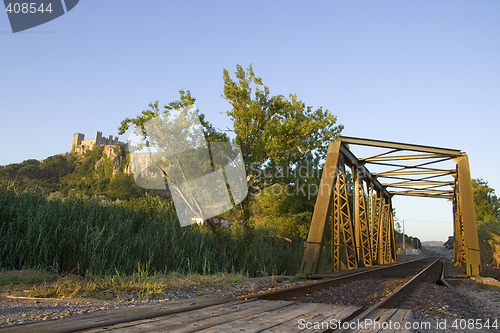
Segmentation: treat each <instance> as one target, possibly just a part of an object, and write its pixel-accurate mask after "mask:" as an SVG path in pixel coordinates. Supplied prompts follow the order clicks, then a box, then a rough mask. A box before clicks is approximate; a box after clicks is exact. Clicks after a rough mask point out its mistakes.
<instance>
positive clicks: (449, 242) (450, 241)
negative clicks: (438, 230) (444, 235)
mask: <svg viewBox="0 0 500 333" xmlns="http://www.w3.org/2000/svg"><path fill="white" fill-rule="evenodd" d="M443 246H444V247H445V248H447V249H448V250H452V249H453V247H454V246H455V241H454V237H453V236H448V240H447V241H446V242H445V243H444V244H443Z"/></svg>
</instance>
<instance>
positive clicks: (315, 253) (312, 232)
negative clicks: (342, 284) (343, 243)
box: [299, 141, 341, 277]
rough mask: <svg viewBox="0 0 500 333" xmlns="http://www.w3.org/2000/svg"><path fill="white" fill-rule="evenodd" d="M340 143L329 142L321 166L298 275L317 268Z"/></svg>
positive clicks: (308, 272)
mask: <svg viewBox="0 0 500 333" xmlns="http://www.w3.org/2000/svg"><path fill="white" fill-rule="evenodd" d="M340 145H341V142H340V141H333V142H330V145H329V146H328V152H327V154H326V160H325V165H324V167H323V175H322V177H321V183H320V185H319V191H318V196H317V198H316V205H315V206H314V213H313V217H312V221H311V227H310V229H309V235H308V236H307V241H306V244H305V249H304V256H303V258H302V265H301V267H300V272H299V276H300V277H307V275H308V274H311V273H316V272H317V269H318V261H319V258H320V254H321V241H322V239H323V231H324V229H325V223H326V220H327V219H328V213H329V207H330V202H331V199H332V192H333V186H334V183H335V178H336V174H337V162H338V158H339V154H340Z"/></svg>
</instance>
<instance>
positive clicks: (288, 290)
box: [240, 257, 428, 299]
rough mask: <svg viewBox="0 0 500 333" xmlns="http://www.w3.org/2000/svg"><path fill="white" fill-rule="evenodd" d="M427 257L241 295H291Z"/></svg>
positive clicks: (330, 285) (388, 269) (263, 296)
mask: <svg viewBox="0 0 500 333" xmlns="http://www.w3.org/2000/svg"><path fill="white" fill-rule="evenodd" d="M427 259H428V258H427V257H426V258H422V259H416V260H410V261H405V262H401V263H396V264H391V265H384V266H380V267H376V268H373V269H368V270H365V271H361V272H354V273H350V274H345V275H341V276H337V277H334V278H331V279H328V280H324V281H317V282H314V283H310V284H306V285H300V286H294V287H290V288H284V289H278V290H272V291H267V292H265V293H261V294H255V295H251V296H240V298H248V299H250V298H259V299H269V298H274V297H276V296H279V297H282V296H286V295H290V294H298V293H302V292H305V291H308V290H314V289H318V288H325V287H326V288H328V287H332V286H334V285H336V284H338V283H342V282H345V281H349V280H353V279H356V278H359V277H363V276H365V275H370V274H373V273H379V272H381V271H390V270H392V269H395V268H400V267H401V266H405V265H408V264H414V263H417V262H421V261H425V260H427ZM317 276H318V277H326V275H319V274H318V275H317Z"/></svg>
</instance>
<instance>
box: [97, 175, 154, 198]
mask: <svg viewBox="0 0 500 333" xmlns="http://www.w3.org/2000/svg"><path fill="white" fill-rule="evenodd" d="M144 193H145V191H144V190H143V189H141V188H140V187H138V186H137V185H136V184H135V182H134V179H133V177H132V176H130V175H124V174H120V175H118V176H116V177H115V178H113V179H112V180H111V181H110V182H109V184H108V185H107V186H106V190H105V194H106V196H108V197H110V198H113V199H122V200H130V199H133V198H139V197H141V196H143V195H144Z"/></svg>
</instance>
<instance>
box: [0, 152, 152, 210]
mask: <svg viewBox="0 0 500 333" xmlns="http://www.w3.org/2000/svg"><path fill="white" fill-rule="evenodd" d="M128 165H129V157H128V152H127V151H126V150H125V147H124V145H121V144H117V145H114V146H102V145H97V146H94V149H92V150H90V151H87V152H86V153H85V154H75V153H66V154H59V155H54V156H50V157H48V158H46V159H45V160H42V161H38V160H34V159H30V160H26V161H24V162H22V163H14V164H9V165H5V166H1V167H0V183H11V182H14V183H15V184H16V186H17V187H18V188H19V189H22V190H26V189H29V188H32V187H38V188H39V189H40V191H41V193H42V194H43V195H44V196H46V197H65V196H67V195H68V194H70V193H73V194H75V193H79V194H84V195H88V196H103V197H107V198H110V199H122V200H127V199H132V198H138V197H141V196H143V195H144V193H145V191H144V190H142V189H141V188H139V187H137V186H136V185H135V182H134V179H133V176H132V175H131V174H130V173H129V172H127V170H126V168H127V166H128Z"/></svg>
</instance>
